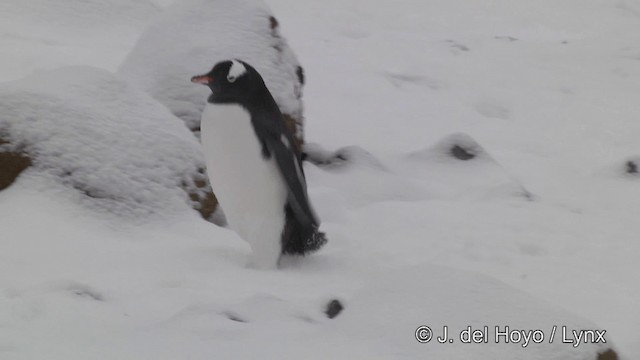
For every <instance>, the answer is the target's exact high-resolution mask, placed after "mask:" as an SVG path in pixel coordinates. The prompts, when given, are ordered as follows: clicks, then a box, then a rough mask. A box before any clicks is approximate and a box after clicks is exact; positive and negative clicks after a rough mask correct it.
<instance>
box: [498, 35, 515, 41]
mask: <svg viewBox="0 0 640 360" xmlns="http://www.w3.org/2000/svg"><path fill="white" fill-rule="evenodd" d="M493 38H494V39H496V40H507V41H508V42H514V41H518V38H515V37H513V36H494V37H493Z"/></svg>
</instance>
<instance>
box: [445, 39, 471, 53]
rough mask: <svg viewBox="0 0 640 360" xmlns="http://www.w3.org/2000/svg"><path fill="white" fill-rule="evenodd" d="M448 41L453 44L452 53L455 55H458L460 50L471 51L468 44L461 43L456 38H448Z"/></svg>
mask: <svg viewBox="0 0 640 360" xmlns="http://www.w3.org/2000/svg"><path fill="white" fill-rule="evenodd" d="M447 42H448V43H449V44H451V49H452V50H453V51H452V53H453V54H454V55H457V54H458V53H459V52H460V51H470V50H471V49H469V48H468V47H467V46H466V45H463V44H460V43H458V42H456V41H454V40H447Z"/></svg>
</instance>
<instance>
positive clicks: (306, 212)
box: [191, 59, 327, 269]
mask: <svg viewBox="0 0 640 360" xmlns="http://www.w3.org/2000/svg"><path fill="white" fill-rule="evenodd" d="M191 82H193V83H195V84H202V85H205V86H207V87H209V89H211V95H210V96H209V97H208V98H207V104H206V106H205V108H204V111H203V112H202V117H201V133H200V136H201V138H200V140H201V143H202V148H203V150H204V155H205V161H206V165H207V173H208V175H209V179H210V182H211V187H212V189H213V192H214V193H215V194H216V197H217V198H218V201H219V203H220V205H221V206H222V208H223V210H224V213H225V216H226V218H227V222H228V225H229V227H230V228H231V229H233V230H234V231H235V232H236V233H238V235H240V237H241V238H243V239H244V240H246V241H247V242H248V243H249V245H250V247H251V250H252V255H251V259H250V261H249V266H250V267H254V268H259V269H273V268H277V266H278V263H279V260H280V257H281V255H283V254H291V255H306V254H309V253H312V252H314V251H316V250H318V249H320V248H321V247H322V246H323V245H324V244H326V243H327V238H326V236H325V234H324V233H323V232H320V231H319V230H318V229H319V226H320V222H319V220H318V218H317V217H316V215H315V213H314V211H313V209H312V207H311V204H310V202H309V196H308V195H307V183H306V179H305V175H304V171H303V168H302V163H301V154H300V151H299V149H297V147H296V146H295V141H294V138H293V135H292V134H291V133H290V131H289V130H288V128H287V126H286V125H285V121H284V118H283V116H282V113H281V112H280V109H279V107H278V105H277V104H276V102H275V100H274V99H273V96H272V95H271V93H270V92H269V90H268V89H267V87H266V85H265V83H264V80H263V79H262V76H260V74H259V73H258V71H256V69H255V68H253V67H252V66H251V65H249V64H247V63H246V62H244V61H241V60H238V59H233V60H226V61H221V62H219V63H217V64H215V66H214V67H213V69H212V70H211V71H210V72H209V73H207V74H204V75H197V76H193V77H192V78H191Z"/></svg>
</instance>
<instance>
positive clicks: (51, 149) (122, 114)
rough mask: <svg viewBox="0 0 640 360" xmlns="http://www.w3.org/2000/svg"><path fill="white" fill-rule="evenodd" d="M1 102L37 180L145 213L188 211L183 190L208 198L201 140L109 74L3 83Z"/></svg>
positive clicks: (10, 135)
mask: <svg viewBox="0 0 640 360" xmlns="http://www.w3.org/2000/svg"><path fill="white" fill-rule="evenodd" d="M0 98H2V102H1V103H0V132H2V133H3V137H4V138H5V140H8V144H5V145H3V147H4V148H5V150H9V151H11V150H14V149H22V150H21V151H23V152H25V153H27V154H29V156H30V157H31V158H32V159H33V167H32V170H31V175H35V176H37V177H46V178H49V179H54V180H56V181H58V182H59V183H62V184H65V185H67V186H68V187H71V188H74V189H77V190H79V191H80V192H81V193H84V194H85V195H87V196H86V197H83V198H85V200H90V202H91V204H94V205H99V206H100V207H101V208H106V209H108V210H111V211H114V212H117V213H126V214H136V215H141V214H147V213H158V212H160V213H162V212H167V211H169V212H171V211H177V210H180V209H184V208H185V207H186V206H187V203H188V200H187V194H186V193H185V191H183V189H185V190H187V191H188V192H189V193H190V194H192V193H193V196H196V197H197V196H202V197H204V196H205V194H204V192H205V191H206V186H205V185H202V182H205V183H206V180H205V178H204V174H203V173H202V169H203V167H204V161H203V157H202V154H201V151H200V147H199V144H198V143H197V141H196V140H195V138H194V137H193V136H192V135H191V134H190V133H189V131H187V130H186V129H185V128H184V126H182V124H181V122H180V121H179V120H178V119H176V118H175V117H174V116H172V115H171V114H170V113H169V112H168V111H167V110H166V109H165V108H164V107H163V106H162V105H160V104H158V103H157V102H156V101H155V100H153V99H152V98H151V97H149V96H148V95H146V94H144V93H143V92H141V91H139V90H136V89H135V88H133V87H131V86H130V85H128V84H126V83H125V82H123V81H121V80H119V79H118V78H116V77H115V76H114V75H112V74H111V73H109V72H107V71H104V70H99V69H94V68H90V67H69V68H63V69H59V70H55V71H49V72H40V73H36V74H34V75H32V76H30V77H28V78H25V79H23V80H20V81H16V82H12V83H6V84H3V86H1V87H0ZM196 183H200V185H202V186H197V185H196ZM192 200H195V199H192Z"/></svg>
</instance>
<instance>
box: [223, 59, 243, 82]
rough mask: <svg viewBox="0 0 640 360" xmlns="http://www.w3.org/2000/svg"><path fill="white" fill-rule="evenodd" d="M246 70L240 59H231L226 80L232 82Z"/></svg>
mask: <svg viewBox="0 0 640 360" xmlns="http://www.w3.org/2000/svg"><path fill="white" fill-rule="evenodd" d="M246 72H247V68H246V67H244V65H243V64H242V63H241V62H240V61H238V60H231V67H230V68H229V74H227V81H228V82H230V83H232V82H234V81H236V80H237V79H238V77H240V76H241V75H242V74H244V73H246Z"/></svg>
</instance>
